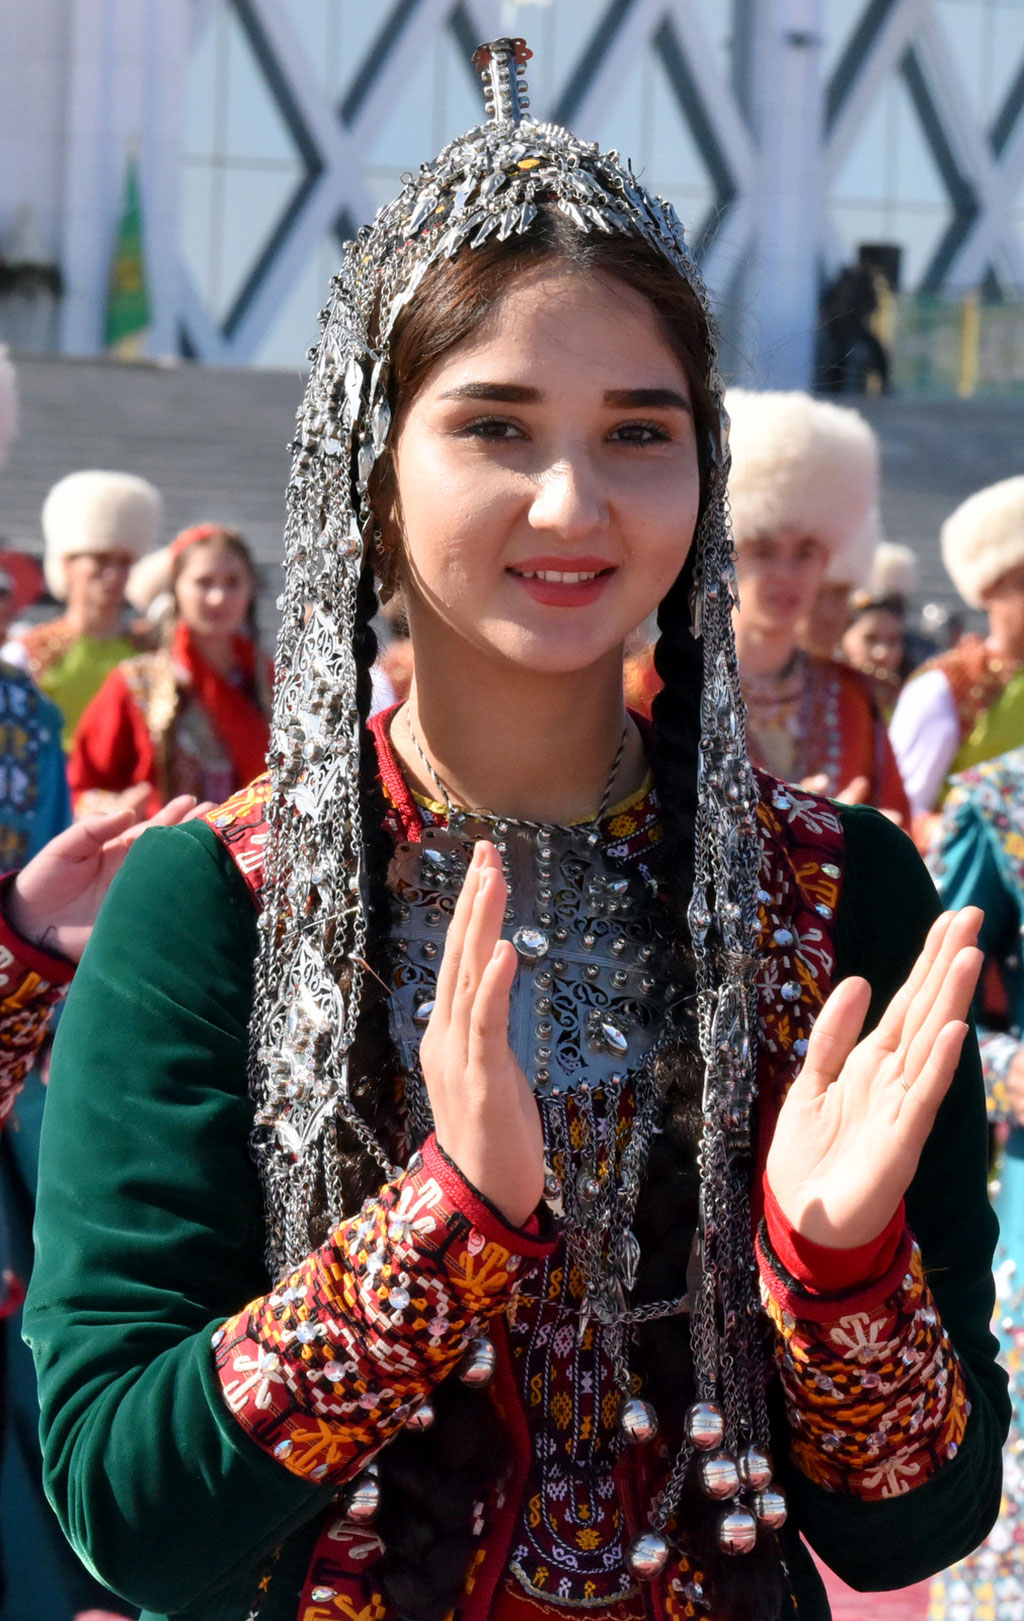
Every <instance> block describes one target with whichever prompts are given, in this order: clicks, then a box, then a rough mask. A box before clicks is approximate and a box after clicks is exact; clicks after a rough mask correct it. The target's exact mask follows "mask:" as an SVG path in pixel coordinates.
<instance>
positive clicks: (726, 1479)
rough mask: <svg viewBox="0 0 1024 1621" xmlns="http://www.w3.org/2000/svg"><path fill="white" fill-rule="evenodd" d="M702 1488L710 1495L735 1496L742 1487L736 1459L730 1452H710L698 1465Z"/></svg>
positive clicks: (716, 1496)
mask: <svg viewBox="0 0 1024 1621" xmlns="http://www.w3.org/2000/svg"><path fill="white" fill-rule="evenodd" d="M697 1475H698V1478H699V1480H700V1489H701V1491H702V1492H704V1493H705V1494H706V1495H707V1496H708V1497H715V1498H719V1499H721V1498H723V1497H735V1496H736V1493H737V1492H738V1491H739V1489H740V1472H739V1470H738V1469H737V1467H736V1459H735V1458H733V1457H731V1456H730V1454H729V1453H728V1452H708V1453H705V1455H704V1457H703V1458H701V1460H700V1462H699V1463H698V1465H697Z"/></svg>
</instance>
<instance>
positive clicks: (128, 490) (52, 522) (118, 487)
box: [43, 471, 163, 601]
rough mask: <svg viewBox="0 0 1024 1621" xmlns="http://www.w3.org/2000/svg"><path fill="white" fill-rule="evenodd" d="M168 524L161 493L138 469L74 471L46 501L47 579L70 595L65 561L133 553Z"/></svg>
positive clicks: (152, 540) (140, 552)
mask: <svg viewBox="0 0 1024 1621" xmlns="http://www.w3.org/2000/svg"><path fill="white" fill-rule="evenodd" d="M162 523H163V502H162V500H161V499H160V492H159V491H158V490H156V489H154V487H153V485H152V484H150V483H148V482H147V481H146V479H144V478H136V476H135V475H134V473H101V472H95V471H89V472H84V473H69V474H68V476H67V477H66V478H62V479H61V480H60V482H59V483H58V484H55V485H54V486H53V489H52V490H51V491H50V493H49V495H48V496H47V497H46V500H45V501H44V502H43V536H44V539H45V541H46V554H45V557H44V559H43V569H44V572H45V574H46V583H47V585H48V586H49V587H50V590H51V591H52V592H53V594H54V596H55V597H59V598H60V599H61V600H62V601H63V599H64V597H65V596H66V595H67V579H66V576H65V572H64V559H65V558H66V557H73V556H74V555H75V554H76V553H77V552H130V553H131V554H132V556H133V557H141V556H142V555H143V553H145V552H148V551H151V550H152V548H153V547H154V546H155V545H156V542H157V540H158V538H159V535H160V528H161V525H162Z"/></svg>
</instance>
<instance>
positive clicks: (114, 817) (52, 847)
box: [46, 810, 135, 862]
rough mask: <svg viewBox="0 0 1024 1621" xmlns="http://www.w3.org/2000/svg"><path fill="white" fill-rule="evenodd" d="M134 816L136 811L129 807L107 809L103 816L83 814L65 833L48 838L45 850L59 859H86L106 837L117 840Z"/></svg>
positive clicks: (98, 848) (106, 840) (103, 842)
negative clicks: (82, 817)
mask: <svg viewBox="0 0 1024 1621" xmlns="http://www.w3.org/2000/svg"><path fill="white" fill-rule="evenodd" d="M134 817H135V813H134V811H131V810H117V811H110V812H109V813H107V814H106V815H103V816H86V817H85V818H84V819H83V820H82V821H81V822H75V823H74V824H73V825H72V826H71V827H69V828H68V829H67V832H65V833H61V834H59V835H58V837H57V838H55V839H51V840H50V843H49V844H48V845H47V846H46V851H47V853H48V854H49V855H52V856H55V857H57V858H58V859H59V860H61V861H69V862H78V861H88V860H90V859H91V858H92V857H94V856H95V855H96V852H97V850H100V849H102V848H103V846H104V845H105V844H106V843H107V842H108V840H110V839H116V838H117V837H118V836H119V835H120V834H121V833H123V832H124V830H125V828H127V827H130V826H131V824H132V822H133V820H134Z"/></svg>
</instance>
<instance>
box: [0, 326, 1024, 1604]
mask: <svg viewBox="0 0 1024 1621" xmlns="http://www.w3.org/2000/svg"><path fill="white" fill-rule="evenodd" d="M728 409H729V414H730V417H731V422H732V429H731V450H732V458H733V463H732V471H731V475H730V499H731V508H732V519H733V526H734V535H735V545H736V559H735V578H733V577H728V578H723V580H722V581H721V582H720V588H721V589H722V590H723V591H728V592H735V593H737V595H738V600H739V602H740V603H741V606H740V608H739V609H738V611H737V615H736V632H737V645H738V657H739V665H740V675H741V681H742V686H743V691H744V695H745V698H746V704H747V712H748V745H749V749H750V752H751V755H752V757H753V759H754V762H755V764H756V765H758V766H759V767H761V768H763V770H764V771H765V772H767V773H769V774H770V775H771V776H772V777H775V778H779V779H781V781H782V783H786V782H793V783H799V784H802V785H803V786H805V787H809V788H811V789H813V790H816V791H819V792H821V793H824V794H827V795H829V796H831V797H834V798H838V799H841V800H844V801H847V802H852V803H865V804H870V805H873V806H876V807H877V808H878V809H879V810H881V811H882V812H884V813H885V814H886V815H887V816H889V817H891V818H892V819H893V820H895V821H896V822H897V823H899V824H900V825H901V826H902V827H904V828H905V830H906V831H907V833H908V834H909V835H910V836H911V837H913V838H914V840H915V842H916V843H917V844H918V846H919V847H920V848H921V850H922V851H924V852H925V853H926V854H928V855H929V856H930V859H931V860H932V862H933V871H934V872H935V874H936V877H937V881H938V882H939V884H940V887H943V888H944V890H945V892H946V893H947V894H948V895H949V897H950V898H951V899H952V901H953V902H954V903H955V904H957V905H959V904H966V903H968V902H971V901H976V902H978V901H980V902H982V903H983V904H985V905H986V907H987V908H988V914H989V919H990V923H989V925H988V937H987V942H986V946H987V950H988V951H989V955H990V961H991V965H992V972H991V973H990V975H989V978H988V981H987V989H986V993H985V1003H984V1006H982V1007H980V1008H979V1016H980V1021H981V1025H982V1034H983V1038H984V1039H983V1050H984V1054H985V1069H986V1081H987V1084H988V1088H989V1095H990V1112H991V1115H992V1119H993V1122H994V1126H995V1127H996V1128H998V1134H999V1135H1000V1136H1001V1137H1003V1138H1005V1137H1006V1136H1007V1134H1008V1135H1009V1144H1008V1147H1007V1150H1006V1152H1007V1153H1008V1154H1009V1159H1010V1162H1011V1164H1012V1162H1013V1161H1014V1160H1015V1159H1018V1158H1019V1161H1020V1163H1021V1164H1024V1149H1022V1148H1021V1146H1020V1143H1019V1142H1018V1138H1020V1139H1021V1142H1024V1127H1021V1126H1020V1125H1019V1124H1018V1122H1019V1121H1022V1120H1024V1060H1022V1058H1021V1054H1022V1051H1024V1048H1022V1046H1021V1043H1020V1028H1019V1027H1020V1023H1021V1017H1022V1014H1024V979H1022V971H1021V968H1020V955H1019V937H1020V932H1021V923H1022V922H1024V476H1021V477H1009V478H1007V479H1005V480H1004V481H1002V482H1001V483H998V484H996V485H994V486H992V487H990V488H988V489H985V490H981V491H979V492H977V493H975V494H973V495H972V496H971V497H970V498H969V499H968V500H966V501H964V502H963V503H962V504H961V505H960V506H959V507H957V509H956V510H955V511H954V512H952V513H951V514H950V515H949V517H948V519H947V521H946V523H945V524H944V526H943V528H942V533H941V537H940V543H941V550H942V558H943V561H944V563H945V566H946V569H947V571H948V573H949V576H950V579H951V581H952V585H953V587H954V588H955V591H956V593H957V596H958V598H959V599H960V602H961V603H962V604H963V612H960V611H954V612H952V613H950V612H945V613H940V612H939V611H938V610H935V609H934V608H933V609H932V611H931V613H930V615H929V616H928V617H927V618H923V617H922V613H921V605H920V603H919V602H918V599H917V591H916V582H917V558H916V557H915V554H914V553H913V552H912V551H911V550H910V549H909V548H908V547H907V546H905V545H901V544H897V543H895V542H893V541H891V540H888V539H886V538H885V537H884V535H883V533H882V526H881V518H880V494H881V490H880V451H879V444H878V440H877V437H876V435H875V433H874V432H873V430H872V429H871V427H870V426H869V425H868V423H867V422H866V421H865V420H864V418H863V417H862V416H861V415H860V414H859V413H858V412H857V411H855V410H853V409H851V408H849V407H847V406H843V405H839V404H836V403H833V402H832V401H831V400H829V401H825V400H822V399H818V398H814V397H811V396H810V395H806V394H800V393H757V392H750V391H743V390H733V391H732V392H731V393H730V395H729V399H728ZM16 423H17V380H16V376H15V372H14V368H13V366H12V365H11V363H10V361H9V359H7V358H6V356H4V355H3V353H2V351H0V465H2V462H3V459H4V456H5V453H6V450H7V447H8V444H9V443H10V441H11V439H12V437H13V435H14V433H15V430H16ZM195 516H196V520H197V521H196V522H194V523H193V524H192V525H190V526H189V527H188V528H186V529H184V530H182V531H181V533H179V534H178V535H177V536H176V537H175V538H173V539H171V540H170V541H169V543H168V541H167V539H166V536H165V533H164V530H165V524H164V512H163V502H162V499H161V494H160V492H159V491H158V490H156V489H155V488H154V487H153V485H152V484H150V483H149V482H147V481H146V480H145V479H143V478H140V477H137V476H136V475H134V474H131V473H128V472H124V471H107V470H95V469H87V470H74V471H70V472H69V473H68V474H67V475H66V476H65V477H63V478H62V479H61V480H60V481H59V482H58V483H57V484H56V485H55V486H54V487H53V489H52V490H51V491H50V492H49V494H48V495H47V497H46V499H45V502H44V503H43V507H42V512H41V539H42V560H41V567H40V565H39V562H38V561H37V560H36V557H35V555H34V554H33V555H29V554H22V553H18V552H12V551H7V552H2V553H0V642H2V643H3V645H2V651H0V659H2V662H0V714H2V729H0V844H2V864H0V871H2V872H6V873H7V874H8V877H7V878H6V879H4V880H3V884H2V887H0V993H2V994H3V995H4V996H5V997H6V998H7V999H6V1000H5V1001H4V1002H3V1012H4V1015H5V1017H6V1016H7V1014H8V1013H9V1011H10V1009H11V1008H12V1007H13V1006H14V1005H15V1004H16V1002H17V997H18V995H20V994H21V993H22V990H23V984H24V981H23V980H22V979H18V978H17V975H16V974H15V967H16V966H17V965H19V964H20V966H21V968H22V969H24V970H25V971H26V972H32V971H36V973H37V978H38V975H39V974H40V973H41V972H42V969H41V967H40V965H39V964H38V963H37V962H36V957H35V956H34V954H38V953H39V952H41V951H45V952H47V953H48V954H49V955H48V957H47V961H48V963H49V964H50V965H51V967H50V969H49V970H48V972H49V974H50V978H51V980H52V979H53V977H54V976H53V972H52V963H53V960H54V957H55V956H56V958H57V959H64V960H65V961H66V972H65V973H64V974H63V978H62V980H61V983H58V984H57V985H56V987H55V991H54V995H53V998H52V1000H53V1002H54V1004H55V1005H56V1004H57V1003H58V1002H59V998H60V991H61V986H62V983H66V981H67V979H69V978H70V976H71V973H72V972H73V963H74V960H75V959H76V958H77V956H78V954H79V953H80V950H81V947H82V945H83V944H84V941H85V939H86V938H87V936H88V932H89V927H90V923H91V918H92V917H93V916H94V915H95V910H96V907H98V905H99V903H100V901H101V900H102V896H103V893H104V891H105V888H106V885H107V884H108V883H109V882H110V880H111V878H112V877H113V874H114V872H115V871H116V869H117V867H118V865H119V863H120V860H121V859H122V858H123V853H124V850H125V848H126V847H127V844H128V843H129V842H130V841H131V839H132V838H134V837H135V836H136V835H137V834H138V832H139V831H140V830H141V829H142V828H143V827H144V826H146V825H148V822H149V821H151V820H153V819H160V820H165V821H167V820H175V819H178V818H180V817H182V816H185V815H188V814H191V813H194V812H195V810H196V808H197V807H203V806H209V805H216V804H218V803H220V802H221V801H223V800H224V799H226V798H228V797H229V796H230V795H231V794H232V793H233V792H234V791H235V790H236V789H238V788H240V787H242V786H244V785H245V784H246V783H247V782H249V781H250V780H251V779H252V778H254V777H256V776H258V775H259V774H260V773H261V771H262V770H263V767H264V759H265V755H266V752H267V747H268V742H269V717H270V698H271V687H272V680H273V670H272V666H271V662H270V659H269V656H268V654H267V652H266V650H265V649H264V648H263V647H262V646H261V642H260V637H259V633H258V627H257V622H256V605H257V597H258V587H259V570H258V567H257V564H256V561H255V559H254V557H253V555H252V552H251V550H250V548H249V546H248V545H247V543H246V540H245V538H244V537H243V536H242V535H241V534H240V533H239V532H238V530H237V529H236V528H235V527H234V526H233V525H232V524H231V523H230V522H219V521H210V520H208V519H207V518H206V517H205V516H204V515H203V514H201V513H197V514H196V515H195ZM0 518H2V480H0ZM968 610H971V611H973V612H974V614H975V616H976V617H977V616H979V615H980V616H983V617H984V620H985V625H984V628H983V629H982V630H980V631H979V632H978V633H973V634H966V635H965V634H961V629H962V625H963V623H964V617H965V615H966V613H967V611H968ZM656 636H657V631H656V627H655V626H653V625H646V626H641V627H639V628H638V630H637V632H636V633H635V635H634V637H633V639H632V643H631V645H630V647H629V648H628V649H627V654H628V656H627V661H626V670H625V681H626V692H627V699H628V702H629V704H630V705H631V707H632V708H633V709H634V710H636V711H638V712H640V713H643V714H646V715H650V713H651V709H652V705H653V704H654V703H655V700H656V698H657V694H658V692H659V690H660V687H661V680H660V677H659V673H658V661H657V653H656V649H655V642H656ZM379 639H380V643H381V654H380V658H379V660H378V664H377V667H376V671H375V680H376V694H375V701H376V704H377V707H378V708H384V707H386V706H388V705H391V704H393V703H395V702H396V701H400V700H401V699H403V698H404V697H405V695H406V693H407V692H408V690H409V685H410V682H411V680H412V675H413V672H412V661H411V649H410V643H409V639H408V631H407V626H406V624H405V620H404V615H403V609H402V602H401V595H400V593H399V594H396V595H395V596H393V597H392V598H391V600H390V601H389V602H387V603H386V604H385V605H384V606H383V608H382V612H381V616H380V620H379ZM772 792H773V793H776V794H778V793H784V789H774V788H773V789H772ZM68 829H71V831H66V830H68ZM12 987H15V989H13V990H12ZM2 1028H3V1030H4V1042H3V1044H2V1056H0V1121H7V1120H8V1116H9V1115H11V1113H12V1110H13V1109H14V1106H15V1100H16V1096H17V1094H18V1093H19V1091H20V1090H21V1088H22V1087H23V1086H24V1088H25V1090H24V1092H22V1095H21V1097H20V1100H19V1101H18V1106H17V1123H18V1129H17V1130H16V1131H14V1130H12V1127H11V1122H10V1121H8V1124H7V1127H6V1129H5V1132H4V1138H3V1158H2V1177H0V1180H2V1181H3V1183H4V1194H5V1201H4V1202H5V1204H6V1210H7V1223H8V1226H9V1228H10V1231H9V1232H8V1233H7V1234H6V1235H4V1234H2V1233H0V1244H3V1245H4V1246H5V1249H4V1278H5V1286H6V1291H7V1294H6V1302H5V1305H4V1307H3V1308H2V1309H3V1310H4V1311H5V1312H6V1313H7V1314H8V1317H9V1319H10V1322H9V1324H8V1326H9V1327H13V1326H14V1324H15V1322H16V1314H17V1308H18V1304H19V1302H20V1299H21V1295H22V1285H23V1281H24V1272H25V1269H26V1268H27V1267H28V1265H29V1264H30V1254H31V1250H30V1241H29V1236H28V1229H29V1224H30V1220H31V1203H32V1188H33V1185H34V1171H33V1154H34V1152H35V1148H36V1146H37V1142H38V1124H39V1117H40V1115H41V1107H42V1104H41V1100H42V1095H43V1094H42V1084H43V1082H44V1080H45V1067H46V1058H45V1051H46V1049H45V1041H43V1044H42V1045H41V1046H40V1041H42V1040H43V1038H42V1035H41V1034H40V1035H39V1038H38V1039H37V1035H36V1033H35V1032H26V1031H25V1030H24V1029H21V1028H19V1027H18V1026H17V1025H16V1023H15V1024H12V1023H11V1022H10V1021H8V1023H7V1024H5V1025H4V1026H3V1027H2ZM1005 1181H1006V1173H1005V1171H1004V1182H1005ZM1022 1195H1024V1189H1022ZM1022 1225H1024V1218H1022ZM1004 1232H1006V1233H1007V1234H1009V1235H1010V1237H1009V1238H1008V1239H1007V1240H1006V1242H1007V1243H1008V1249H1007V1257H1008V1261H1013V1260H1014V1248H1013V1240H1012V1224H1007V1222H1006V1219H1005V1216H1004ZM1021 1247H1022V1248H1024V1238H1022V1243H1021ZM1012 1276H1013V1272H1012V1268H1011V1271H1010V1272H1008V1273H1007V1274H1006V1277H1005V1278H1004V1279H1003V1297H1004V1306H1005V1303H1006V1301H1007V1300H1010V1299H1011V1297H1014V1298H1015V1296H1014V1290H1013V1286H1012ZM1018 1304H1019V1302H1018ZM1018 1354H1019V1353H1018ZM5 1377H6V1390H5V1393H4V1395H3V1398H2V1402H3V1411H4V1412H5V1413H6V1416H7V1446H6V1454H7V1455H6V1461H5V1465H4V1475H3V1482H4V1483H3V1491H2V1496H0V1506H2V1516H0V1518H2V1524H3V1534H4V1541H5V1543H6V1544H7V1545H8V1546H10V1545H11V1544H12V1542H13V1540H14V1539H17V1544H18V1547H19V1550H22V1551H24V1550H27V1549H31V1550H32V1552H31V1553H28V1554H26V1555H25V1557H19V1559H18V1561H17V1565H18V1567H19V1574H18V1576H17V1578H16V1577H15V1576H14V1574H13V1572H12V1571H11V1570H10V1569H9V1570H8V1582H9V1589H8V1590H9V1592H10V1591H12V1590H13V1587H14V1585H16V1581H21V1582H22V1583H23V1582H24V1580H25V1570H36V1571H37V1572H38V1571H45V1572H46V1582H45V1585H46V1589H47V1593H48V1599H47V1602H46V1603H45V1605H44V1604H42V1603H41V1604H40V1605H39V1607H38V1608H37V1609H36V1610H35V1611H34V1612H32V1613H46V1614H49V1615H53V1616H55V1617H61V1618H63V1617H68V1618H70V1617H71V1616H72V1615H73V1614H75V1613H78V1614H79V1615H84V1614H86V1613H87V1612H89V1611H90V1607H91V1608H92V1609H93V1610H95V1608H96V1606H97V1605H98V1606H101V1607H102V1606H103V1605H104V1604H107V1605H108V1606H110V1605H113V1603H114V1601H113V1600H111V1599H110V1598H109V1596H105V1595H104V1594H103V1593H102V1592H101V1591H100V1590H99V1589H97V1588H96V1585H95V1583H93V1582H92V1581H91V1578H90V1577H89V1576H88V1575H87V1573H86V1572H84V1571H82V1570H80V1569H79V1568H78V1567H77V1565H76V1564H75V1561H74V1559H73V1557H72V1555H71V1554H70V1552H68V1551H67V1550H66V1549H65V1548H64V1546H63V1543H62V1540H61V1538H60V1535H59V1532H57V1530H56V1526H55V1523H51V1522H50V1520H49V1518H48V1510H47V1508H46V1505H45V1503H44V1502H43V1500H42V1497H41V1492H40V1488H39V1486H38V1457H37V1456H36V1455H35V1453H34V1446H35V1441H34V1417H33V1400H34V1387H33V1384H32V1375H31V1370H30V1366H29V1363H28V1359H27V1356H26V1355H25V1353H24V1349H23V1347H21V1346H20V1345H18V1343H17V1339H16V1334H15V1333H13V1332H12V1333H9V1334H8V1336H7V1366H6V1376H5ZM1009 1545H1010V1547H1011V1549H1012V1547H1013V1546H1015V1545H1016V1543H1015V1542H1014V1541H1012V1540H1011V1543H1010V1544H1009ZM986 1546H987V1545H986ZM982 1557H984V1556H982ZM990 1557H991V1559H997V1558H998V1552H997V1553H993V1554H991V1556H990ZM985 1569H986V1570H987V1567H985ZM983 1574H984V1572H983ZM989 1576H991V1572H988V1575H986V1576H985V1579H986V1580H987V1579H989ZM977 1579H979V1578H977V1572H975V1574H974V1575H972V1574H971V1573H970V1572H968V1573H967V1574H965V1573H963V1572H959V1573H955V1574H954V1576H952V1577H950V1585H949V1589H948V1591H946V1592H944V1593H940V1594H939V1595H938V1597H936V1598H935V1599H934V1603H935V1604H936V1605H938V1606H939V1607H938V1608H937V1609H935V1611H934V1612H933V1613H935V1614H937V1615H938V1614H941V1615H945V1616H948V1617H949V1618H950V1621H956V1618H957V1615H958V1613H959V1614H962V1615H963V1616H964V1617H965V1618H966V1617H967V1616H968V1615H972V1616H973V1615H974V1614H975V1613H980V1612H976V1611H975V1609H974V1608H973V1607H972V1608H968V1609H961V1611H960V1612H958V1611H957V1607H956V1606H957V1602H958V1600H957V1592H958V1591H960V1590H962V1592H961V1599H962V1594H963V1593H967V1594H968V1596H969V1597H970V1595H972V1594H974V1593H975V1588H973V1587H972V1586H971V1583H972V1582H973V1581H976V1580H977ZM992 1579H993V1580H995V1579H996V1578H995V1577H992ZM957 1582H959V1583H960V1589H957V1587H956V1583H957ZM55 1595H56V1596H55ZM970 1602H971V1604H972V1605H973V1602H974V1600H973V1597H971V1598H970ZM5 1613H11V1614H18V1613H21V1611H19V1610H17V1609H16V1607H15V1608H13V1609H11V1610H9V1611H5ZM25 1613H29V1612H28V1611H27V1610H26V1612H25ZM993 1613H995V1612H993ZM1006 1613H1007V1614H1008V1613H1009V1611H1007V1612H1006ZM1021 1613H1024V1611H1022V1612H1021Z"/></svg>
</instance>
